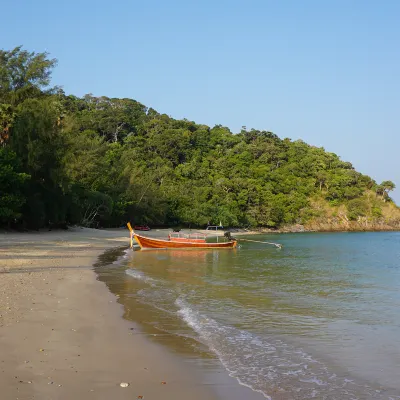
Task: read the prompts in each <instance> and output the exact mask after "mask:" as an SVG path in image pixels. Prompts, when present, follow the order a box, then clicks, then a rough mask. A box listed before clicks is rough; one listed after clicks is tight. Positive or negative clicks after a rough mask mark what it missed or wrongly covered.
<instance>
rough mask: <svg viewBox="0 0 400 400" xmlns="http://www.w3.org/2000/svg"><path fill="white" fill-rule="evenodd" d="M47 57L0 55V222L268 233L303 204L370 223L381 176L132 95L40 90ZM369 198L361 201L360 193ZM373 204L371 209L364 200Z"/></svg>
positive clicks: (46, 79) (299, 216)
mask: <svg viewBox="0 0 400 400" xmlns="http://www.w3.org/2000/svg"><path fill="white" fill-rule="evenodd" d="M55 65H56V60H54V59H50V58H49V57H48V54H46V53H35V52H27V51H25V50H23V49H22V47H17V48H15V49H13V50H10V51H5V50H1V51H0V184H1V186H0V201H1V203H0V223H1V224H3V225H10V224H12V225H17V226H24V227H27V228H40V227H43V226H47V225H66V224H82V225H86V226H99V225H100V226H119V225H122V224H124V223H125V222H126V221H128V220H131V221H132V222H135V223H148V224H156V225H160V226H161V225H176V224H182V225H190V226H202V225H205V224H207V223H208V222H211V223H219V221H222V222H223V224H224V225H232V226H253V227H270V228H277V227H280V226H282V225H286V224H297V223H304V222H306V221H307V220H309V219H311V218H313V216H314V215H315V209H314V208H313V205H312V204H313V201H311V200H312V199H316V198H318V199H320V200H321V201H323V202H325V203H326V204H328V205H330V206H331V207H339V206H344V207H346V209H347V211H348V215H349V219H357V218H359V217H366V216H370V217H371V218H381V217H382V214H381V213H380V212H379V209H380V208H379V207H381V206H380V203H379V202H381V203H383V202H390V201H391V199H390V196H389V193H390V191H391V190H393V189H394V188H395V185H394V183H393V182H391V181H384V182H382V183H381V184H380V185H378V184H377V183H376V182H375V181H374V180H373V179H371V178H370V177H368V176H366V175H363V174H361V173H359V172H357V171H356V170H355V169H354V168H353V166H352V165H351V163H349V162H344V161H342V160H341V159H340V158H339V157H338V156H337V155H336V154H333V153H329V152H326V151H325V150H324V149H323V148H317V147H314V146H310V145H308V144H306V143H304V142H303V141H301V140H296V141H292V140H290V139H287V138H286V139H281V138H279V137H278V136H277V135H275V134H274V133H272V132H268V131H259V130H256V129H250V130H248V129H246V128H243V129H242V130H241V132H238V133H236V134H235V133H232V132H231V131H230V130H229V129H228V128H226V127H224V126H221V125H216V126H214V127H209V126H207V125H203V124H196V123H195V122H192V121H188V120H176V119H173V118H171V117H169V116H167V115H165V114H160V113H158V112H157V111H155V110H153V109H152V108H148V107H146V106H144V105H143V104H141V103H139V102H137V101H135V100H132V99H117V98H108V97H94V96H92V95H90V94H88V95H86V96H84V97H82V98H79V97H76V96H73V95H66V94H65V93H64V92H63V91H61V90H60V89H57V88H51V87H50V86H49V85H50V78H51V72H52V69H53V68H54V66H55ZM367 193H375V194H376V195H375V197H374V199H373V202H374V205H373V206H372V205H371V204H372V203H371V202H372V200H368V201H369V203H368V202H367V203H366V200H365V199H366V194H367ZM375 203H376V204H375Z"/></svg>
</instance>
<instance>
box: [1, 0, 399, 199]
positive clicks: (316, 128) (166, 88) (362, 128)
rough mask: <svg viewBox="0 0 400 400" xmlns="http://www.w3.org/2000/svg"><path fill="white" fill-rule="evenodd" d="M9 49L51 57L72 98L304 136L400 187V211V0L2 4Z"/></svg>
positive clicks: (3, 32)
mask: <svg viewBox="0 0 400 400" xmlns="http://www.w3.org/2000/svg"><path fill="white" fill-rule="evenodd" d="M0 9H1V15H2V22H1V24H0V38H1V40H0V47H2V48H4V49H10V48H12V47H14V46H16V45H20V44H22V45H24V46H25V48H26V49H29V50H35V51H38V52H39V51H44V50H46V51H48V52H49V53H51V55H52V56H53V57H56V58H57V59H58V60H59V66H58V67H57V69H56V71H55V72H54V75H53V83H55V84H59V85H62V86H63V87H64V90H65V91H66V92H67V93H72V94H75V95H78V96H81V95H84V94H86V93H93V94H94V95H105V96H109V97H130V98H134V99H136V100H138V101H140V102H142V103H144V104H145V105H147V106H151V107H153V108H155V109H157V110H158V111H159V112H163V113H167V114H169V115H171V116H172V117H175V118H187V119H189V120H194V121H196V122H198V123H205V124H208V125H211V126H212V125H214V124H222V125H225V126H228V127H229V128H231V130H233V131H234V132H237V131H239V130H240V128H241V126H243V125H244V126H246V127H247V128H256V129H265V130H271V131H273V132H275V133H276V134H277V135H278V136H280V137H282V138H284V137H289V138H292V139H298V138H301V139H303V140H304V141H306V142H307V143H310V144H313V145H316V146H323V147H324V148H325V149H326V150H328V151H332V152H335V153H337V154H339V155H340V156H341V158H342V159H343V160H346V161H350V162H352V163H353V165H354V166H355V167H356V168H357V169H358V170H359V171H360V172H363V173H366V174H368V175H370V176H372V177H373V178H374V179H376V180H377V181H382V180H387V179H390V180H393V181H394V182H395V183H396V184H397V185H398V186H399V190H397V192H396V193H395V194H394V196H393V197H394V198H395V199H396V200H397V202H398V203H399V202H400V154H399V150H400V135H399V133H400V129H399V128H400V51H399V44H400V24H399V21H400V1H397V0H392V1H391V0H381V1H372V0H354V1H352V0H331V1H325V0H318V1H317V0H315V1H313V0H301V1H300V0H286V1H285V0H279V1H277V0H275V1H272V0H253V1H252V0H248V1H244V0H241V1H235V0H230V1H220V0H213V1H211V0H202V1H189V0H186V1H166V0H164V1H161V0H153V1H144V0H141V1H136V0H114V1H104V0H96V1H93V0H80V1H77V0H70V1H65V2H61V1H54V0H52V1H50V0H49V1H45V0H35V1H31V2H27V1H22V0H13V1H11V0H4V1H3V2H2V4H1V8H0Z"/></svg>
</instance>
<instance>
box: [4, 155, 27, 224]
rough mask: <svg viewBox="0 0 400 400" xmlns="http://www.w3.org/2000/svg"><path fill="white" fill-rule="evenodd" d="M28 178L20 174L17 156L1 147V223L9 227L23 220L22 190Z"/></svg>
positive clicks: (23, 200) (23, 199) (23, 201)
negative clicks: (20, 219)
mask: <svg viewBox="0 0 400 400" xmlns="http://www.w3.org/2000/svg"><path fill="white" fill-rule="evenodd" d="M28 178H29V175H27V174H25V173H23V172H20V165H19V162H18V160H17V157H16V154H15V153H13V152H11V151H9V150H8V149H6V148H1V147H0V223H2V224H7V225H9V224H11V223H13V222H15V221H16V220H18V219H19V218H21V215H22V214H21V208H22V206H23V204H24V203H25V198H24V196H23V194H22V190H23V185H24V183H25V182H26V180H27V179H28Z"/></svg>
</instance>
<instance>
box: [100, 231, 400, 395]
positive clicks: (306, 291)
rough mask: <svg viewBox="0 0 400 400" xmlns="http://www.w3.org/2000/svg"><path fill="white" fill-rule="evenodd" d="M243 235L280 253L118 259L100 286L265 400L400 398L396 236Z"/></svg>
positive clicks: (140, 254)
mask: <svg viewBox="0 0 400 400" xmlns="http://www.w3.org/2000/svg"><path fill="white" fill-rule="evenodd" d="M246 238H249V239H255V240H263V239H264V240H268V241H277V242H280V243H282V244H283V245H284V248H283V249H282V250H278V249H276V248H274V247H271V246H266V245H263V244H257V243H249V242H248V243H245V242H243V243H242V245H241V248H239V249H237V250H205V251H204V250H202V251H197V250H172V251H165V250H160V251H136V252H129V253H127V255H126V257H125V259H124V262H122V263H121V264H114V265H111V266H108V267H103V268H101V269H100V270H99V271H100V279H101V280H104V281H106V283H107V284H108V285H109V287H110V289H111V290H112V291H114V292H116V293H118V294H119V295H120V296H121V297H120V300H121V302H122V303H124V304H125V306H126V317H127V318H131V319H136V320H140V321H141V323H142V324H143V326H145V327H147V329H152V330H153V332H164V333H167V334H168V335H169V336H170V338H174V340H173V342H174V343H175V347H176V348H179V349H180V351H182V352H193V353H196V352H197V353H198V354H202V357H210V358H212V357H218V358H219V360H220V361H221V363H222V364H223V366H224V367H225V368H226V369H227V370H228V371H229V374H230V375H231V376H233V377H235V378H236V379H237V380H238V382H240V383H241V384H242V385H245V386H248V387H249V388H250V389H253V390H254V391H259V392H261V393H263V394H264V396H265V397H267V398H272V399H310V398H317V399H400V291H399V285H400V233H397V232H395V233H331V234H328V233H327V234H314V233H310V234H286V235H276V236H272V235H268V236H255V237H251V238H250V237H246ZM177 343H178V344H177ZM250 389H249V390H250Z"/></svg>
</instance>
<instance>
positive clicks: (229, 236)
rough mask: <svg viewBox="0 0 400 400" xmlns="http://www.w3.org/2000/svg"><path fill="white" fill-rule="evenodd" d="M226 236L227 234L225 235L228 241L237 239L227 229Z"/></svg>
mask: <svg viewBox="0 0 400 400" xmlns="http://www.w3.org/2000/svg"><path fill="white" fill-rule="evenodd" d="M224 236H225V237H226V238H227V239H228V241H230V242H233V241H237V239H236V238H234V237H233V236H232V234H231V233H230V232H229V231H226V232H225V233H224Z"/></svg>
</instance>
